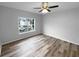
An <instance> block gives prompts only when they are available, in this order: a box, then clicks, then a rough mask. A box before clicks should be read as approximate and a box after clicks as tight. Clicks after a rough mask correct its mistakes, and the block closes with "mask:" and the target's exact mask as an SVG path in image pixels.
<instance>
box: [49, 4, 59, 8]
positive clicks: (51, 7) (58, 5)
mask: <svg viewBox="0 0 79 59" xmlns="http://www.w3.org/2000/svg"><path fill="white" fill-rule="evenodd" d="M56 7H59V5H55V6H49V7H48V8H56Z"/></svg>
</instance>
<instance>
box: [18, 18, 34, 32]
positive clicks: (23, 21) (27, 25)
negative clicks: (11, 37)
mask: <svg viewBox="0 0 79 59" xmlns="http://www.w3.org/2000/svg"><path fill="white" fill-rule="evenodd" d="M32 30H34V19H33V18H23V17H20V18H19V32H20V33H22V32H28V31H32Z"/></svg>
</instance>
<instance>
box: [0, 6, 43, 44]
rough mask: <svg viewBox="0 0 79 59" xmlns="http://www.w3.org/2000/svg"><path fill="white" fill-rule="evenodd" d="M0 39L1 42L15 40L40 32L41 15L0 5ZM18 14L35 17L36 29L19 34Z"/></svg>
mask: <svg viewBox="0 0 79 59" xmlns="http://www.w3.org/2000/svg"><path fill="white" fill-rule="evenodd" d="M0 12H1V13H0V16H1V18H0V24H1V26H0V40H2V44H5V43H8V42H12V41H16V40H18V39H22V38H27V37H29V36H32V35H36V34H39V33H42V28H41V26H42V23H41V22H42V21H41V20H42V16H41V15H38V14H35V13H30V12H27V11H21V10H17V9H13V8H8V7H3V6H0ZM18 16H24V17H31V18H35V19H36V24H35V26H36V31H34V32H29V33H26V34H19V32H18Z"/></svg>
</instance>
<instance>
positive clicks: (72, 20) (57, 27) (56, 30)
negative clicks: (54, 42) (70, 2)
mask: <svg viewBox="0 0 79 59" xmlns="http://www.w3.org/2000/svg"><path fill="white" fill-rule="evenodd" d="M43 33H44V34H47V35H50V36H53V37H56V38H59V39H62V40H65V41H68V42H72V43H75V44H78V45H79V8H75V9H70V10H65V11H59V12H53V13H51V14H46V15H44V17H43Z"/></svg>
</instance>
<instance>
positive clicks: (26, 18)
mask: <svg viewBox="0 0 79 59" xmlns="http://www.w3.org/2000/svg"><path fill="white" fill-rule="evenodd" d="M20 18H21V16H19V17H18V32H19V34H25V33H30V32H34V31H36V26H35V23H36V19H35V18H28V17H22V18H26V19H34V30H30V31H26V32H22V33H21V32H20V31H19V19H20Z"/></svg>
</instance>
